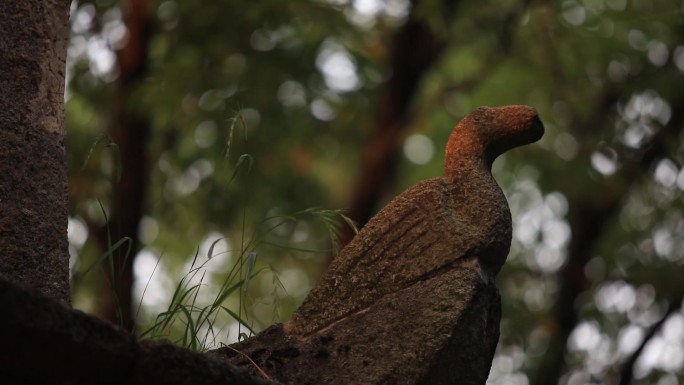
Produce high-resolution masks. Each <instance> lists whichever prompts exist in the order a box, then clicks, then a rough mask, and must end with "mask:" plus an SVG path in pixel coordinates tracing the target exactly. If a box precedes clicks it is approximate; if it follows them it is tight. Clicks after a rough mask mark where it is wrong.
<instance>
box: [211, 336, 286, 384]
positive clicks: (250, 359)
mask: <svg viewBox="0 0 684 385" xmlns="http://www.w3.org/2000/svg"><path fill="white" fill-rule="evenodd" d="M221 345H223V347H224V348H228V349H230V350H232V351H234V352H235V353H237V354H239V355H241V356H243V357H245V358H246V359H247V360H248V361H249V362H250V363H251V364H252V365H254V367H255V368H256V370H257V371H258V372H259V373H260V374H261V375H262V376H263V377H264V378H265V379H267V380H269V381H274V382H275V380H273V379H272V378H271V377H270V376H269V375H268V374H266V372H264V370H263V369H261V367H259V365H257V364H256V362H254V361H253V360H252V358H251V357H250V356H248V355H246V354H245V353H243V352H241V351H239V350H237V349H235V348H234V347H232V346H228V345H226V344H224V343H221Z"/></svg>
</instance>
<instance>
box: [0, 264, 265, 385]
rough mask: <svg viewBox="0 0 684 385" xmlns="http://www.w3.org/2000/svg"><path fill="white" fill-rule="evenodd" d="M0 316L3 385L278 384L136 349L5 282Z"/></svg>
mask: <svg viewBox="0 0 684 385" xmlns="http://www.w3.org/2000/svg"><path fill="white" fill-rule="evenodd" d="M0 308H2V309H3V313H2V317H0V347H1V348H0V379H1V380H0V383H2V384H13V385H16V384H45V385H80V384H83V385H86V384H87V385H90V384H129V385H153V384H164V385H173V384H178V385H181V384H182V385H192V384H201V385H210V384H211V385H223V384H232V385H269V384H274V383H273V382H271V381H268V380H266V379H262V378H259V377H256V376H253V375H251V374H249V373H248V372H247V371H246V370H244V369H240V368H236V367H235V366H233V365H230V364H228V363H226V362H225V361H223V360H219V359H217V358H216V357H208V356H207V355H205V354H201V353H198V352H193V351H190V350H188V349H183V348H181V347H178V346H174V345H172V344H170V343H168V342H163V341H142V342H138V341H136V339H135V336H133V335H131V334H130V333H128V332H126V331H125V330H123V329H121V328H119V327H117V326H114V325H112V324H110V323H108V322H105V321H101V320H99V319H97V318H95V317H92V316H89V315H87V314H84V313H82V312H80V311H78V310H73V309H71V308H69V307H67V306H65V305H64V304H61V303H58V302H57V301H55V300H52V299H50V298H47V297H45V296H43V295H41V294H39V293H34V292H29V291H26V290H23V289H21V288H19V287H18V286H16V285H14V284H13V283H10V282H9V281H7V280H5V279H3V278H2V277H0Z"/></svg>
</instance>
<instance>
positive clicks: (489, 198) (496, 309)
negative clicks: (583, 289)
mask: <svg viewBox="0 0 684 385" xmlns="http://www.w3.org/2000/svg"><path fill="white" fill-rule="evenodd" d="M542 134H543V125H542V123H541V121H540V120H539V118H538V117H537V113H536V111H535V110H534V109H533V108H530V107H526V106H506V107H499V108H488V107H480V108H478V109H477V110H475V111H474V112H473V113H471V114H470V115H468V116H467V117H465V118H464V119H463V120H462V121H461V122H460V123H459V124H458V125H456V127H455V128H454V130H453V132H452V134H451V137H450V138H449V142H448V143H447V148H446V156H445V170H444V171H445V173H444V174H445V177H444V178H436V179H430V180H427V181H423V182H420V183H418V184H416V185H414V186H412V187H411V188H409V189H408V190H406V191H405V192H403V193H402V194H401V195H399V196H398V197H397V198H395V199H394V200H393V201H392V202H390V203H389V204H388V205H387V206H386V207H385V208H383V209H382V210H381V211H380V212H379V213H378V214H377V215H376V216H375V217H374V218H373V219H371V220H370V221H369V223H368V224H367V225H366V226H365V227H364V228H363V229H362V230H361V231H360V232H359V234H358V235H357V236H356V237H355V238H354V239H353V240H352V241H351V243H350V244H349V245H348V246H347V247H345V248H344V249H343V250H342V251H341V252H340V254H339V255H338V256H337V257H336V258H335V260H333V262H332V263H331V265H330V267H329V269H328V271H327V273H326V274H325V276H324V277H323V278H322V280H321V281H320V282H319V283H318V284H317V285H316V287H315V288H314V289H313V290H312V291H311V293H310V294H309V296H308V297H307V298H306V300H305V301H304V303H303V304H302V306H301V307H300V308H299V309H298V310H297V312H295V314H294V315H293V317H292V319H291V320H290V321H289V322H287V323H285V324H284V325H282V326H280V325H278V326H275V327H272V328H270V329H268V330H267V331H265V332H264V333H262V334H260V335H259V336H257V337H255V338H252V339H250V340H247V341H243V342H242V343H240V344H238V345H236V346H235V349H237V350H239V351H241V352H243V353H244V354H247V355H249V356H250V357H252V359H254V360H255V361H256V363H257V365H260V366H261V367H262V368H263V369H264V370H266V371H267V372H268V373H270V375H272V376H274V378H276V379H278V380H279V381H282V382H284V383H291V384H295V383H297V384H422V383H425V384H428V383H429V384H484V382H485V381H486V379H487V375H488V373H489V367H490V365H491V359H492V357H493V354H494V349H495V348H496V343H497V340H498V336H499V330H498V328H499V320H500V303H499V294H498V291H497V289H496V287H495V285H494V277H495V276H496V274H497V273H498V272H499V270H500V269H501V266H502V265H503V263H504V262H505V260H506V257H507V255H508V251H509V248H510V242H511V216H510V211H509V209H508V204H507V202H506V199H505V197H504V195H503V192H502V191H501V189H500V188H499V186H498V185H497V184H496V181H495V180H494V178H493V177H492V175H491V165H492V162H493V161H494V159H496V157H497V156H498V155H500V154H501V153H503V152H504V151H507V150H508V149H511V148H513V147H517V146H520V145H523V144H527V143H531V142H533V141H536V140H538V139H539V138H540V137H541V136H542ZM217 354H224V355H225V356H226V357H228V359H229V360H230V361H231V362H233V363H236V364H239V365H246V366H250V365H253V364H252V363H250V362H249V361H248V360H246V359H245V357H244V356H243V355H240V354H237V353H235V352H233V351H231V350H229V349H224V350H219V351H217Z"/></svg>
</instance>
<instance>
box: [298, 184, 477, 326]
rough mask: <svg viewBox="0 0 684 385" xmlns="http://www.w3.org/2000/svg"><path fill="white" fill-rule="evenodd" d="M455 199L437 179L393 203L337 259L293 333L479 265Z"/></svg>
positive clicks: (308, 301) (308, 300)
mask: <svg viewBox="0 0 684 385" xmlns="http://www.w3.org/2000/svg"><path fill="white" fill-rule="evenodd" d="M452 199H453V198H452V196H451V194H450V193H449V188H448V185H447V183H446V181H444V180H443V179H441V178H435V179H429V180H425V181H422V182H420V183H417V184H416V185H413V186H412V187H410V188H409V189H407V190H406V191H404V192H403V193H402V194H401V195H399V196H398V197H396V198H395V199H394V200H393V201H391V202H390V203H389V204H388V205H387V206H385V207H384V208H383V209H382V210H381V211H380V212H379V213H378V214H377V215H376V216H375V217H373V218H372V219H371V220H370V221H369V222H368V223H367V224H366V226H364V227H363V228H362V229H361V231H360V232H359V233H358V234H357V235H356V237H355V238H354V239H353V240H352V241H351V242H350V243H349V245H347V247H345V248H344V249H343V250H342V251H341V252H340V254H339V255H338V256H337V257H336V258H335V259H334V260H333V261H332V263H331V265H330V267H329V269H328V271H327V272H326V274H325V275H324V277H323V278H322V280H321V281H320V282H319V283H318V284H317V285H316V287H314V288H313V290H312V291H311V293H309V295H308V297H307V298H306V300H305V301H304V303H303V304H302V306H301V307H300V308H299V309H298V310H297V312H296V313H295V314H294V316H293V317H292V320H291V321H290V322H289V323H288V326H287V327H288V328H289V329H290V331H292V332H294V333H297V334H309V333H311V332H314V331H316V330H319V329H322V328H324V327H326V326H328V325H330V324H332V323H334V322H335V321H337V320H339V319H341V318H344V317H345V316H348V315H350V314H352V313H354V312H358V311H363V309H365V308H367V307H369V306H371V305H372V304H373V303H374V302H376V301H377V300H379V299H380V298H382V297H383V296H384V295H386V294H388V293H392V292H395V291H397V290H401V289H404V288H408V287H409V286H411V285H412V284H413V283H415V282H417V281H419V280H422V279H426V278H428V277H431V276H433V275H434V274H437V273H438V272H439V271H440V269H444V268H451V267H452V266H453V264H454V263H468V261H476V256H475V255H469V254H473V253H472V252H471V250H472V247H473V241H472V237H471V234H469V233H468V226H466V225H464V224H463V223H462V221H460V220H459V218H458V214H457V212H456V210H454V204H457V203H455V202H453V201H452Z"/></svg>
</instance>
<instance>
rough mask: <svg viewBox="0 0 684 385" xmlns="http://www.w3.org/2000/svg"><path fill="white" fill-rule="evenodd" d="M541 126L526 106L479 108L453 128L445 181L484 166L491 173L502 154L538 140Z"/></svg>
mask: <svg viewBox="0 0 684 385" xmlns="http://www.w3.org/2000/svg"><path fill="white" fill-rule="evenodd" d="M543 134H544V125H543V124H542V122H541V120H539V117H538V116H537V111H536V110H535V109H534V108H532V107H528V106H503V107H495V108H491V107H479V108H477V109H476V110H475V111H473V112H471V113H470V114H468V115H467V116H466V117H465V118H463V119H462V120H461V121H460V122H459V123H458V124H457V125H456V127H454V130H453V131H452V133H451V136H450V137H449V141H448V143H447V147H446V154H445V159H444V168H445V170H444V171H445V176H446V177H447V179H454V178H457V177H458V175H459V174H460V173H461V172H462V171H463V170H465V169H468V168H471V167H473V166H475V167H477V166H484V167H487V169H489V170H491V166H492V163H493V162H494V160H495V159H496V158H497V157H498V156H499V155H501V154H503V153H504V152H506V151H508V150H510V149H512V148H515V147H518V146H522V145H525V144H529V143H533V142H536V141H537V140H539V139H540V138H541V137H542V135H543Z"/></svg>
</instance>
